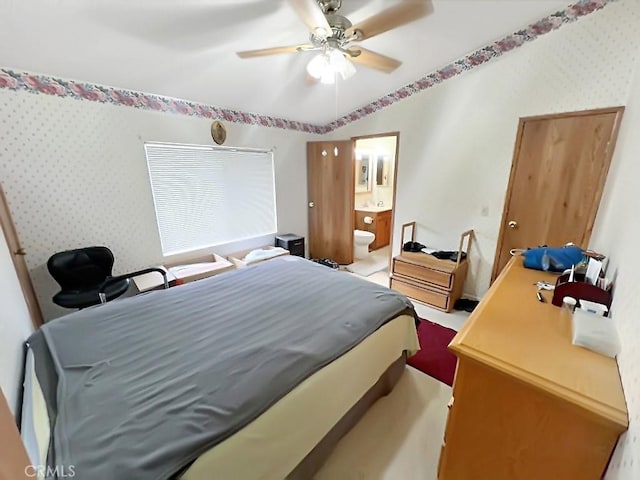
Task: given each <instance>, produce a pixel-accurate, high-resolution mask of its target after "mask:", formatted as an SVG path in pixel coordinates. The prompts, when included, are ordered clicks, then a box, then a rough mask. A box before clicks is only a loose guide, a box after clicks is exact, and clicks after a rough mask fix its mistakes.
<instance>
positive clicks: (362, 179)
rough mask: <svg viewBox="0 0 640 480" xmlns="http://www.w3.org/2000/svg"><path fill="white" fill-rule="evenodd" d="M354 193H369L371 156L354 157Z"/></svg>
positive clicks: (364, 154) (365, 154)
mask: <svg viewBox="0 0 640 480" xmlns="http://www.w3.org/2000/svg"><path fill="white" fill-rule="evenodd" d="M355 168H356V175H355V177H356V185H355V187H356V193H361V192H370V191H371V183H372V182H371V156H370V155H369V154H367V153H363V154H361V155H356V167H355Z"/></svg>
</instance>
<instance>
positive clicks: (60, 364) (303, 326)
mask: <svg viewBox="0 0 640 480" xmlns="http://www.w3.org/2000/svg"><path fill="white" fill-rule="evenodd" d="M411 308H412V307H411V303H410V302H409V301H408V300H407V299H406V298H405V297H404V296H402V295H400V294H399V293H397V292H394V291H392V290H390V289H388V288H385V287H382V286H379V285H376V284H374V283H371V282H368V281H366V280H364V279H358V278H355V277H353V276H352V275H350V274H347V273H344V272H338V271H335V270H331V269H329V268H327V267H324V266H321V265H318V264H315V263H312V262H309V261H307V260H304V259H300V258H298V257H281V258H277V259H274V260H270V261H267V262H264V263H262V264H259V265H256V266H254V267H250V268H246V269H241V270H237V271H233V272H229V273H225V274H223V275H219V276H216V277H212V278H209V279H205V280H200V281H198V282H194V283H191V284H187V285H184V286H180V287H176V288H171V289H169V290H163V291H154V292H149V293H147V294H144V295H139V296H136V297H131V298H126V299H121V300H116V301H114V302H111V303H108V304H106V305H101V306H97V307H93V308H90V309H86V310H82V311H79V312H76V313H73V314H70V315H68V316H66V317H63V318H60V319H57V320H54V321H52V322H50V323H47V324H45V325H44V326H43V327H42V329H41V331H40V332H39V333H37V334H36V335H43V336H44V339H45V341H44V342H38V341H34V342H31V343H32V345H33V346H32V348H36V347H35V346H37V345H40V348H42V347H46V348H47V349H48V351H49V353H50V355H51V358H52V360H53V364H54V367H55V373H56V375H57V377H58V378H57V381H58V384H57V398H56V403H57V417H56V419H55V428H54V431H53V442H54V450H55V459H53V463H55V464H56V465H74V466H75V472H76V477H75V478H78V479H80V480H84V479H87V480H89V479H90V480H114V479H126V480H138V479H140V480H141V479H153V480H157V479H166V478H171V477H172V476H174V475H175V474H176V473H177V472H179V471H181V469H183V468H184V467H185V466H187V465H189V464H190V463H191V462H193V461H194V460H195V459H196V458H197V457H198V456H199V455H201V454H202V453H203V452H205V451H207V450H208V449H210V448H211V447H213V446H215V445H216V444H217V443H219V442H221V441H223V440H224V439H226V438H227V437H229V436H230V435H232V434H233V433H235V432H236V431H238V430H239V429H241V428H242V427H244V426H245V425H247V424H248V423H249V422H250V421H252V420H253V419H255V418H256V417H257V416H258V415H260V414H261V413H262V412H264V411H265V410H266V409H268V408H269V407H270V406H271V405H272V404H273V403H275V402H276V401H278V400H279V399H280V398H282V397H283V396H284V395H285V394H286V393H288V392H289V391H290V390H292V389H293V388H294V387H295V386H296V385H298V384H299V383H300V382H301V381H303V380H304V379H305V378H307V377H308V376H310V375H311V374H313V373H314V372H316V371H317V370H318V369H320V368H322V367H323V366H324V365H326V364H328V363H330V362H331V361H333V360H334V359H336V358H337V357H339V356H341V355H342V354H344V353H346V352H347V351H348V350H350V349H351V348H352V347H354V346H355V345H357V344H358V343H359V342H360V341H362V340H363V339H364V338H366V337H367V336H368V335H370V334H371V333H373V332H374V331H375V330H376V329H378V328H379V327H380V326H381V325H383V324H384V323H385V322H387V321H388V320H390V319H391V318H393V317H395V316H397V315H398V314H400V313H402V312H404V311H407V309H411ZM40 357H41V358H42V357H43V355H40ZM345 381H348V372H345ZM310 413H311V412H310ZM50 462H51V459H50Z"/></svg>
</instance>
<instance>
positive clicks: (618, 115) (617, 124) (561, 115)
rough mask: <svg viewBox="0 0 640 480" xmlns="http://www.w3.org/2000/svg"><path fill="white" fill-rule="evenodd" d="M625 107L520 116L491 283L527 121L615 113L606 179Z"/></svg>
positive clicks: (592, 215)
mask: <svg viewBox="0 0 640 480" xmlns="http://www.w3.org/2000/svg"><path fill="white" fill-rule="evenodd" d="M624 109H625V107H624V106H619V107H607V108H600V109H592V110H581V111H577V112H564V113H555V114H548V115H535V116H531V117H520V120H519V122H518V133H517V135H516V145H515V148H514V151H513V159H512V162H511V172H510V173H509V184H508V186H507V195H506V197H505V202H504V207H503V210H502V219H501V221H500V230H499V233H498V242H497V246H496V253H495V256H494V259H493V269H492V271H491V283H493V281H494V280H495V279H496V277H497V276H498V274H499V273H500V272H498V271H497V269H498V261H499V260H500V254H501V252H502V245H503V243H504V231H505V223H506V220H507V216H508V214H509V212H508V207H509V204H510V203H511V196H512V193H513V180H514V176H515V172H516V168H517V162H518V158H519V157H520V148H521V144H522V136H523V133H524V125H525V123H527V122H529V121H536V120H549V119H552V120H555V119H561V118H571V117H582V116H589V115H603V114H607V113H615V114H616V121H615V125H614V128H613V130H612V132H611V136H610V137H609V147H608V150H607V157H606V158H605V161H604V171H603V172H602V174H603V175H604V177H603V180H604V179H606V176H607V173H608V171H609V167H610V165H611V159H612V157H613V151H614V149H615V145H616V142H617V139H618V131H619V130H620V122H621V120H622V114H623V113H624ZM604 184H605V181H603V182H601V184H600V186H599V187H598V190H597V191H596V192H594V196H593V204H592V205H591V207H590V220H589V224H588V225H587V228H586V230H585V234H584V237H583V238H582V242H581V245H583V246H585V247H586V246H587V245H588V243H589V240H590V239H591V233H592V231H593V225H594V222H595V217H596V214H597V212H598V207H599V206H600V200H601V198H602V192H603V190H604Z"/></svg>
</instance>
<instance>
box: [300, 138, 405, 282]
mask: <svg viewBox="0 0 640 480" xmlns="http://www.w3.org/2000/svg"><path fill="white" fill-rule="evenodd" d="M398 148H399V133H398V132H390V133H382V134H375V135H365V136H359V137H353V138H351V139H350V140H340V141H327V142H308V143H307V190H308V207H309V242H308V243H309V255H310V257H311V258H329V259H331V260H334V261H335V262H337V263H339V264H340V265H343V266H345V267H346V266H350V265H352V264H354V263H357V262H358V261H361V260H364V259H363V258H356V256H354V254H355V253H356V250H358V251H359V256H361V257H362V256H364V257H367V259H368V260H369V263H373V262H372V261H373V260H375V259H380V258H383V259H384V262H381V261H379V260H378V262H377V263H376V264H375V265H367V264H360V266H361V267H363V268H362V269H360V271H359V272H357V273H358V274H373V273H375V272H377V271H382V272H383V273H382V274H381V275H386V276H387V277H388V268H389V263H390V257H391V242H392V237H393V234H392V232H393V216H394V215H393V207H394V205H395V190H396V178H397V168H398ZM358 227H360V228H358ZM355 230H359V231H361V232H367V233H373V238H372V239H371V242H369V243H368V244H367V245H365V246H364V247H363V246H362V245H360V248H359V249H358V248H354V246H355V245H354V237H355V236H356V233H355ZM378 231H379V232H378ZM369 237H370V238H371V237H372V236H371V235H369ZM372 254H373V255H372ZM364 267H367V268H364ZM355 268H357V266H356V267H355ZM385 271H386V273H385ZM363 276H368V275H363ZM385 281H386V284H387V285H388V278H386V279H385Z"/></svg>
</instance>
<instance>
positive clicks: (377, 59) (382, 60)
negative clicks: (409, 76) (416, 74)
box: [347, 46, 402, 73]
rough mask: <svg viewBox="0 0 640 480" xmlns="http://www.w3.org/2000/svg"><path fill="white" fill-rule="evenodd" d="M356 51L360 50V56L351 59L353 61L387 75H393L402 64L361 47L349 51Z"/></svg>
mask: <svg viewBox="0 0 640 480" xmlns="http://www.w3.org/2000/svg"><path fill="white" fill-rule="evenodd" d="M356 50H360V55H356V56H353V57H351V61H353V62H355V63H358V64H360V65H364V66H365V67H371V68H375V69H376V70H381V71H383V72H385V73H391V72H393V71H394V70H395V69H396V68H398V67H399V66H400V65H401V64H402V62H401V61H400V60H396V59H395V58H391V57H387V56H385V55H382V54H381V53H376V52H372V51H371V50H367V49H366V48H362V47H360V46H358V47H357V48H350V49H349V50H347V51H348V52H355V51H356Z"/></svg>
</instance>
